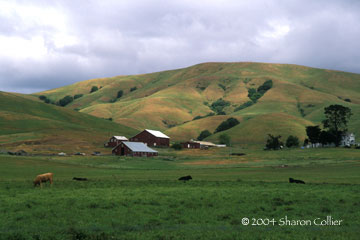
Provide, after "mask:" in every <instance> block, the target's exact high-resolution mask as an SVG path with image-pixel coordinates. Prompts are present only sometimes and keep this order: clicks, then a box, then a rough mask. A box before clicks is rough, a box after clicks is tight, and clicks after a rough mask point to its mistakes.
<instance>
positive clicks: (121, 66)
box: [0, 0, 360, 93]
mask: <svg viewBox="0 0 360 240" xmlns="http://www.w3.org/2000/svg"><path fill="white" fill-rule="evenodd" d="M359 23H360V1H357V0H354V1H350V0H348V1H346V0H339V1H335V0H316V1H313V0H264V1H262V0H249V1H247V0H233V1H232V0H223V1H220V0H218V1H217V0H207V1H205V0H196V1H194V0H191V1H190V0H171V1H166V0H163V1H161V0H147V1H146V0H129V1H127V0H121V1H120V0H118V1H116V0H113V1H107V0H98V1H95V0H93V1H80V0H77V1H73V0H69V1H66V0H64V1H60V0H59V1H47V0H43V1H42V0H38V1H35V0H34V1H30V0H27V1H13V0H0V90H2V91H14V92H22V93H33V92H38V91H41V90H46V89H51V88H55V87H60V86H64V85H67V84H71V83H74V82H77V81H82V80H87V79H91V78H98V77H110V76H115V75H124V74H139V73H149V72H155V71H162V70H168V69H175V68H182V67H187V66H190V65H193V64H197V63H201V62H210V61H211V62H220V61H227V62H238V61H255V62H273V63H293V64H301V65H306V66H311V67H320V68H328V69H335V70H343V71H349V72H355V73H360V24H359Z"/></svg>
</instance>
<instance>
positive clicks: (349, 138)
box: [341, 133, 355, 146]
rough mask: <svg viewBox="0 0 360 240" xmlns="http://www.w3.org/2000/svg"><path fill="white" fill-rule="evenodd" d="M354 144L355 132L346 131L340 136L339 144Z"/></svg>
mask: <svg viewBox="0 0 360 240" xmlns="http://www.w3.org/2000/svg"><path fill="white" fill-rule="evenodd" d="M351 145H355V134H354V133H346V134H344V135H343V136H342V138H341V146H351Z"/></svg>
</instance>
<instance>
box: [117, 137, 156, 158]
mask: <svg viewBox="0 0 360 240" xmlns="http://www.w3.org/2000/svg"><path fill="white" fill-rule="evenodd" d="M112 154H114V155H120V156H131V157H153V156H157V155H158V152H157V151H155V150H153V149H151V148H149V147H148V146H146V145H145V144H144V143H142V142H126V141H124V142H120V143H119V144H118V145H117V146H116V147H114V148H113V150H112Z"/></svg>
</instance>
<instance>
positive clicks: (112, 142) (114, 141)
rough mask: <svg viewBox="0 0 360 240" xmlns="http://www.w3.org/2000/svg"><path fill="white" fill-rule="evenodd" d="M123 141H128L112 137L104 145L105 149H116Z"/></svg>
mask: <svg viewBox="0 0 360 240" xmlns="http://www.w3.org/2000/svg"><path fill="white" fill-rule="evenodd" d="M123 141H129V139H127V138H126V137H124V136H112V137H111V138H110V139H109V141H108V142H107V143H105V147H112V148H113V147H116V146H117V145H119V143H120V142H123Z"/></svg>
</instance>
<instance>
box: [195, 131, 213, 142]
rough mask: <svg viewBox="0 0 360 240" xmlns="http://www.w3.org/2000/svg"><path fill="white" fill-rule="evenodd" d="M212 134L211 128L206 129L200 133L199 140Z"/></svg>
mask: <svg viewBox="0 0 360 240" xmlns="http://www.w3.org/2000/svg"><path fill="white" fill-rule="evenodd" d="M210 135H211V132H209V130H204V131H202V132H201V133H200V135H199V136H198V137H197V140H199V141H201V140H203V139H205V138H207V137H208V136H210Z"/></svg>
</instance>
